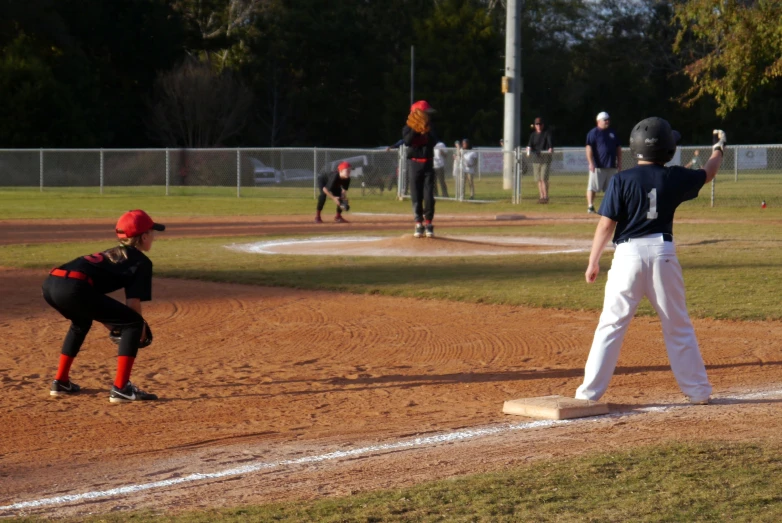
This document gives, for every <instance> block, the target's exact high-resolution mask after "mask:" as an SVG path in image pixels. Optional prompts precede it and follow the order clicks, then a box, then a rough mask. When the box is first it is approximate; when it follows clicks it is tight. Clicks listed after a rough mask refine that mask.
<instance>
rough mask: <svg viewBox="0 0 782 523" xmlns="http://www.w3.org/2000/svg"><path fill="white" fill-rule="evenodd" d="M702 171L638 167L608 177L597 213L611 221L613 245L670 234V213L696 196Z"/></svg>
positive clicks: (701, 181)
mask: <svg viewBox="0 0 782 523" xmlns="http://www.w3.org/2000/svg"><path fill="white" fill-rule="evenodd" d="M704 183H706V171H704V170H703V169H698V170H693V169H685V168H684V167H678V166H675V167H664V166H662V165H639V166H638V167H634V168H632V169H628V170H626V171H622V172H620V173H617V174H615V175H613V176H612V177H611V181H610V182H609V183H608V189H607V190H606V193H605V197H604V198H603V201H602V203H601V205H600V209H599V210H598V211H597V213H598V214H599V215H601V216H605V217H606V218H610V219H612V220H614V221H615V222H618V223H617V225H616V231H615V232H614V243H616V242H617V241H619V240H626V239H629V238H640V237H641V236H647V235H649V234H655V233H668V234H671V235H672V234H673V214H674V212H676V208H677V207H678V206H679V205H680V204H681V203H682V202H686V201H687V200H692V199H693V198H697V197H698V192H699V191H700V190H701V187H703V184H704Z"/></svg>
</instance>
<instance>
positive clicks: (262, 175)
mask: <svg viewBox="0 0 782 523" xmlns="http://www.w3.org/2000/svg"><path fill="white" fill-rule="evenodd" d="M250 162H251V163H252V164H253V180H254V181H255V185H266V184H269V183H281V182H282V180H283V174H282V171H278V170H277V169H275V168H274V167H269V166H268V165H266V164H265V163H263V162H262V161H260V160H259V159H258V158H252V157H251V158H250Z"/></svg>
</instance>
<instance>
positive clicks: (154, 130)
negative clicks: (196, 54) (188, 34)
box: [148, 59, 253, 148]
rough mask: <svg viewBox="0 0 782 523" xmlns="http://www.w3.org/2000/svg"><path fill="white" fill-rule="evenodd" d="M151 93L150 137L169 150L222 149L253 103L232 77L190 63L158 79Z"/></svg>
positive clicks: (189, 60)
mask: <svg viewBox="0 0 782 523" xmlns="http://www.w3.org/2000/svg"><path fill="white" fill-rule="evenodd" d="M155 91H156V96H155V101H154V102H153V104H152V107H151V116H150V119H149V122H148V125H149V130H150V135H151V136H152V138H153V139H155V140H156V141H158V142H160V143H161V144H162V145H165V146H167V147H188V148H190V147H215V146H219V145H224V144H225V142H226V141H227V140H229V139H230V138H232V137H234V136H236V135H238V134H239V133H240V132H241V131H242V129H243V128H244V127H245V125H246V123H247V118H248V115H249V114H250V107H251V106H252V103H253V95H252V93H251V92H250V91H249V89H247V88H246V87H245V86H244V84H243V83H242V82H241V80H239V79H238V78H237V77H236V76H235V75H234V73H232V72H230V71H228V70H223V71H221V72H215V71H214V70H213V68H212V67H211V66H210V64H208V63H204V62H199V61H196V60H193V59H188V60H186V61H185V62H183V63H182V64H180V65H179V66H178V67H176V68H175V69H173V70H171V71H168V72H165V73H161V74H160V75H158V78H157V80H156V82H155Z"/></svg>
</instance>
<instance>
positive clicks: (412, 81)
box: [410, 45, 415, 105]
mask: <svg viewBox="0 0 782 523" xmlns="http://www.w3.org/2000/svg"><path fill="white" fill-rule="evenodd" d="M413 91H415V46H414V45H411V46H410V105H413V102H414V101H415V100H413V94H414V93H413Z"/></svg>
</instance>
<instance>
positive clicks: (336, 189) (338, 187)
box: [318, 171, 350, 197]
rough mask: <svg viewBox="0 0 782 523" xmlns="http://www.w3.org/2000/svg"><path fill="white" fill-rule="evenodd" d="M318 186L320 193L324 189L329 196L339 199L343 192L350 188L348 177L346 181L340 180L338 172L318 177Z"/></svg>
mask: <svg viewBox="0 0 782 523" xmlns="http://www.w3.org/2000/svg"><path fill="white" fill-rule="evenodd" d="M318 185H319V186H320V191H321V193H322V192H323V188H324V187H325V188H326V189H328V190H329V192H330V193H331V194H333V195H334V196H336V197H339V196H340V195H341V194H342V191H343V190H345V191H347V190H348V189H349V188H350V177H348V178H346V179H342V178H340V177H339V171H333V172H330V173H323V174H321V175H320V176H318Z"/></svg>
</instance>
